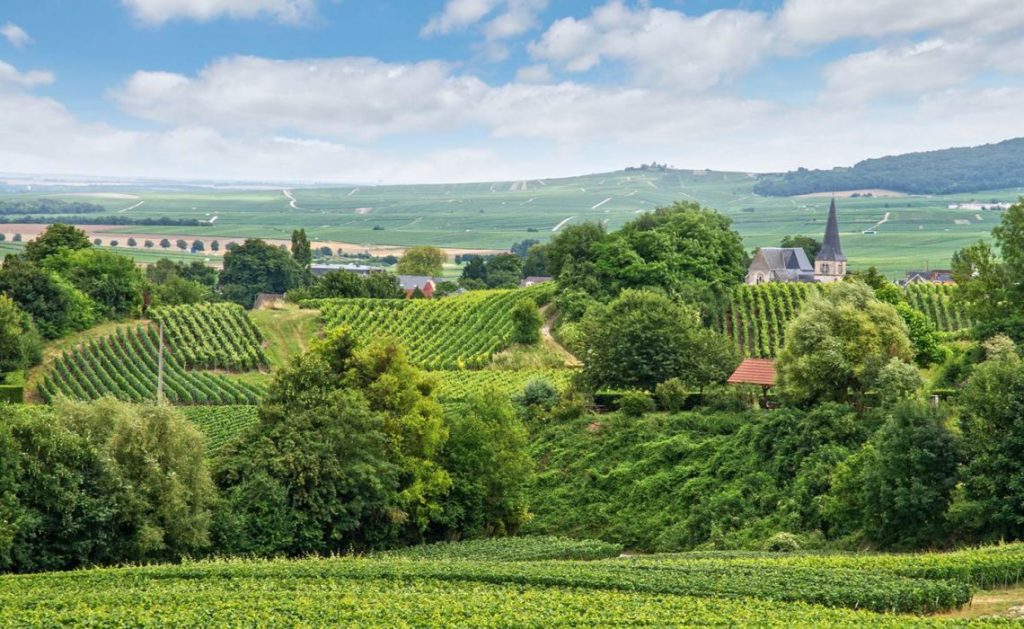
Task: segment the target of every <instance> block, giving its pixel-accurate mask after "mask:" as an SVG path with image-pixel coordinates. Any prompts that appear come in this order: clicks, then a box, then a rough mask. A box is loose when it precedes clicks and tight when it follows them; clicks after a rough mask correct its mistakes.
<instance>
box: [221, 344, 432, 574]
mask: <svg viewBox="0 0 1024 629" xmlns="http://www.w3.org/2000/svg"><path fill="white" fill-rule="evenodd" d="M446 439H447V430H446V428H445V426H444V420H443V414H442V411H441V407H440V406H439V405H438V404H437V402H436V401H434V400H433V398H431V397H430V386H429V384H428V383H427V382H426V381H424V380H423V377H422V376H421V375H420V374H419V372H418V371H416V370H415V369H413V368H412V367H411V366H409V364H408V361H407V359H406V357H405V352H404V351H403V350H402V349H401V348H400V347H399V346H396V345H394V344H393V343H390V342H387V341H385V342H382V343H379V344H376V345H371V346H368V347H365V348H359V347H357V345H356V341H355V339H354V337H352V335H351V334H350V333H349V332H348V331H347V330H344V329H339V330H335V331H333V332H331V333H330V334H329V335H328V336H327V338H326V339H324V340H323V341H320V342H318V343H317V344H315V345H314V347H313V349H312V350H311V351H310V352H307V353H306V354H303V355H302V356H300V357H297V358H296V359H295V360H294V361H293V362H292V364H291V365H290V366H288V367H285V368H283V369H281V370H280V371H279V372H278V373H277V375H276V376H275V378H274V380H273V381H272V383H271V385H270V388H269V390H268V392H267V397H266V398H265V400H264V402H263V404H262V405H261V406H260V421H259V424H258V425H257V426H256V427H255V429H254V430H253V431H252V432H251V433H250V434H249V435H247V436H246V437H244V438H243V439H242V440H241V441H240V442H238V443H237V444H236V445H235V447H234V449H233V450H231V451H229V452H228V453H227V455H226V457H225V458H224V459H223V463H222V465H221V467H220V469H219V470H218V472H217V475H216V476H217V480H218V483H219V484H220V486H221V487H222V489H223V491H224V494H223V495H224V497H225V502H226V507H227V508H226V510H225V511H224V514H223V516H222V518H221V520H220V522H219V523H218V526H217V531H218V538H219V541H220V544H221V545H222V547H223V548H225V549H227V550H229V551H232V552H259V553H271V552H273V553H286V554H289V555H300V554H307V553H330V552H342V551H349V550H351V549H356V550H362V549H371V548H379V547H383V546H387V545H391V544H394V543H396V542H397V541H398V540H400V539H408V540H420V539H422V536H423V533H424V532H425V531H427V530H428V528H429V526H430V525H431V523H432V522H436V521H437V520H438V519H439V518H440V515H441V513H442V508H443V507H442V503H441V500H442V499H443V498H444V496H445V495H446V494H447V493H448V491H449V490H450V488H451V478H450V476H449V475H448V473H447V472H446V471H445V470H444V469H443V468H442V467H440V465H439V463H438V459H439V456H440V453H441V451H442V448H443V447H444V444H445V441H446Z"/></svg>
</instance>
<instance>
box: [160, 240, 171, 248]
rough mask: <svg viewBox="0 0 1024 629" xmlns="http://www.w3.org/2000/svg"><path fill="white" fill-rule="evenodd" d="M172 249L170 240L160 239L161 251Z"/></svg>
mask: <svg viewBox="0 0 1024 629" xmlns="http://www.w3.org/2000/svg"><path fill="white" fill-rule="evenodd" d="M170 247H171V241H170V240H167V239H166V238H161V239H160V248H161V249H170Z"/></svg>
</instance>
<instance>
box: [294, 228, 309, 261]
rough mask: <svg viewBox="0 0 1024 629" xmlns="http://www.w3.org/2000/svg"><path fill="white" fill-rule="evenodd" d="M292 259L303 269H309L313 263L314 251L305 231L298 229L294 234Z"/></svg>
mask: <svg viewBox="0 0 1024 629" xmlns="http://www.w3.org/2000/svg"><path fill="white" fill-rule="evenodd" d="M292 259H293V260H295V264H297V265H299V267H300V268H303V269H308V268H309V265H310V264H312V263H313V251H312V250H311V249H310V246H309V238H308V237H306V230H305V229H296V230H294V231H293V232H292Z"/></svg>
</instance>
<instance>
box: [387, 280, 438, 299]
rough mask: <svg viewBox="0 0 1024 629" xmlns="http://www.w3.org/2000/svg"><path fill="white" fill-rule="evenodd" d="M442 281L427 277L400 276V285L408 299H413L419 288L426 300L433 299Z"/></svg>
mask: <svg viewBox="0 0 1024 629" xmlns="http://www.w3.org/2000/svg"><path fill="white" fill-rule="evenodd" d="M442 281H443V280H442V279H441V278H438V277H429V276H427V275H399V276H398V285H399V286H401V287H402V290H404V291H405V297H406V299H408V298H410V297H412V295H413V293H414V292H416V289H417V288H418V289H419V290H420V292H421V293H423V296H424V297H425V298H426V299H431V298H432V297H433V296H434V290H435V289H436V288H437V285H438V284H440V283H441V282H442Z"/></svg>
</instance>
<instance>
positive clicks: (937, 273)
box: [900, 269, 956, 286]
mask: <svg viewBox="0 0 1024 629" xmlns="http://www.w3.org/2000/svg"><path fill="white" fill-rule="evenodd" d="M900 284H902V285H904V286H907V285H909V284H942V285H946V286H952V285H953V284H956V281H955V280H954V279H953V272H952V271H950V270H948V269H936V270H934V271H907V277H906V278H905V279H904V280H903V281H902V282H900Z"/></svg>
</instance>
